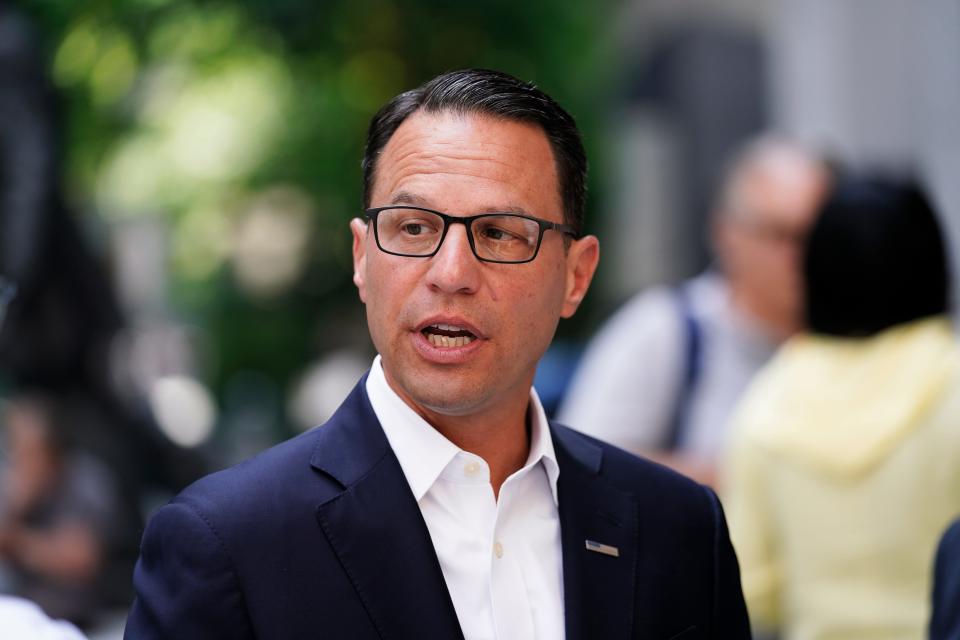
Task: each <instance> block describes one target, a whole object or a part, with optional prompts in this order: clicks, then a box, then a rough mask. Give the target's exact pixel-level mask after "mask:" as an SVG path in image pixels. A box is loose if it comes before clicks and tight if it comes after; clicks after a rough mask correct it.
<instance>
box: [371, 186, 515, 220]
mask: <svg viewBox="0 0 960 640" xmlns="http://www.w3.org/2000/svg"><path fill="white" fill-rule="evenodd" d="M390 204H405V205H409V206H411V207H423V208H425V209H436V207H434V206H433V205H432V204H431V203H430V201H429V200H427V199H426V198H424V197H422V196H419V195H417V194H415V193H411V192H410V191H399V192H397V193H396V194H395V195H394V196H393V198H391V200H390ZM476 213H478V214H481V213H519V214H522V215H525V216H526V215H533V214H531V213H528V212H527V210H526V209H525V208H523V207H521V206H520V205H507V206H505V207H483V208H482V209H480V210H479V211H477V212H476Z"/></svg>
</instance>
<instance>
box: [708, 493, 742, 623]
mask: <svg viewBox="0 0 960 640" xmlns="http://www.w3.org/2000/svg"><path fill="white" fill-rule="evenodd" d="M707 491H708V492H709V494H710V498H711V500H712V503H713V509H714V518H715V527H714V531H715V537H714V558H716V569H715V571H714V579H715V581H716V584H715V585H714V590H713V592H714V598H715V599H714V615H713V618H714V620H715V624H716V628H715V629H714V633H713V635H712V637H715V638H750V637H751V636H750V618H749V616H748V615H747V606H746V604H745V602H744V599H743V591H742V589H741V586H740V568H739V565H738V563H737V555H736V553H735V552H734V550H733V545H732V544H731V542H730V533H729V531H728V530H727V521H726V518H725V517H724V515H723V507H722V506H721V505H720V500H719V499H718V498H717V495H716V494H715V493H714V492H713V491H711V490H710V489H707Z"/></svg>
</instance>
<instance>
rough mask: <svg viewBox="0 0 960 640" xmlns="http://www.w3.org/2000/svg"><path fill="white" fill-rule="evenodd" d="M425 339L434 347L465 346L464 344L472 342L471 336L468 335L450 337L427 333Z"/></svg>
mask: <svg viewBox="0 0 960 640" xmlns="http://www.w3.org/2000/svg"><path fill="white" fill-rule="evenodd" d="M427 340H429V341H430V344H432V345H433V346H435V347H446V348H450V347H465V346H466V345H468V344H470V343H471V342H473V338H471V337H470V336H457V337H456V338H451V337H450V336H441V335H437V334H436V333H428V334H427Z"/></svg>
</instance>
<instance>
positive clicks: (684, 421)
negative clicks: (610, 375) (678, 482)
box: [663, 285, 703, 451]
mask: <svg viewBox="0 0 960 640" xmlns="http://www.w3.org/2000/svg"><path fill="white" fill-rule="evenodd" d="M673 298H674V300H675V301H676V305H677V311H678V313H679V315H680V320H681V325H682V327H683V346H684V351H683V371H682V376H681V377H680V386H679V387H678V388H677V393H676V395H675V396H674V404H673V412H672V413H671V418H670V424H669V426H668V430H667V433H666V438H665V439H664V443H663V445H664V446H663V448H664V449H665V450H667V451H673V450H675V449H677V448H679V446H680V443H681V442H682V441H683V437H684V436H685V435H686V432H687V430H688V429H689V427H690V425H689V421H690V408H691V405H692V401H693V395H694V393H695V391H696V386H697V383H698V381H699V379H700V370H701V368H702V365H703V362H702V360H703V330H702V328H701V326H700V322H699V321H698V320H697V318H696V316H694V314H693V305H692V304H691V301H690V294H689V291H688V288H687V287H686V286H682V285H681V286H679V287H677V288H675V289H674V293H673Z"/></svg>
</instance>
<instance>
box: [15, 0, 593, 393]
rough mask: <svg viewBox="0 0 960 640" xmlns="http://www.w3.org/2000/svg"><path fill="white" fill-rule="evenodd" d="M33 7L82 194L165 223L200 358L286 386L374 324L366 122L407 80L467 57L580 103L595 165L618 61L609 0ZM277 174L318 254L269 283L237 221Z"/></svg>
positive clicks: (69, 171) (153, 0) (66, 3)
mask: <svg viewBox="0 0 960 640" xmlns="http://www.w3.org/2000/svg"><path fill="white" fill-rule="evenodd" d="M20 7H21V9H22V10H23V11H24V12H25V13H26V14H27V15H28V16H29V17H30V18H31V19H32V20H33V21H34V24H35V25H36V26H37V28H38V31H39V33H40V36H41V38H43V40H44V46H45V48H46V50H47V51H48V52H49V61H50V65H51V74H52V78H53V81H54V83H55V85H56V86H57V88H58V90H59V91H60V93H61V96H62V97H63V98H64V115H65V118H64V121H65V125H66V143H67V144H66V167H65V181H66V182H65V184H66V187H67V192H68V195H69V197H70V199H71V201H72V202H73V203H74V205H75V206H76V208H77V209H78V210H84V211H93V212H95V214H97V215H101V216H103V217H104V218H105V219H106V220H108V221H111V220H123V219H125V218H128V217H135V216H154V217H159V218H161V219H162V220H164V221H165V223H166V225H167V227H168V229H169V234H170V240H171V246H170V289H171V291H170V299H169V300H167V301H165V303H166V304H168V305H170V306H172V308H173V309H174V313H175V314H177V316H178V317H179V318H180V319H182V320H184V321H186V322H189V323H191V324H193V325H194V326H197V327H199V329H200V331H201V333H202V334H203V335H205V336H206V337H207V340H206V342H207V343H208V348H207V349H206V351H207V358H206V363H205V368H206V371H204V373H205V374H206V375H207V377H208V380H209V382H210V383H211V384H212V385H213V387H214V389H215V390H217V391H218V393H219V394H222V393H223V390H224V385H226V384H227V383H228V381H229V379H230V378H231V376H232V375H234V374H236V373H237V372H240V371H244V370H254V371H260V372H264V373H266V374H267V375H268V376H270V377H271V378H272V379H273V380H275V381H276V383H277V384H278V385H279V386H280V387H281V388H282V387H284V386H285V385H286V384H287V383H288V382H289V380H290V378H291V376H292V375H294V374H295V373H296V372H297V371H298V370H299V369H300V368H302V367H303V366H304V364H305V363H306V362H308V361H309V360H310V359H311V358H312V357H313V356H315V355H316V354H317V353H318V352H319V351H322V350H324V349H328V348H333V347H336V346H338V345H341V344H344V343H348V344H356V343H357V342H358V341H360V340H365V338H364V336H365V331H363V327H362V311H361V310H360V307H359V303H358V302H357V301H356V296H355V293H354V291H353V287H352V284H351V279H350V278H351V273H352V267H351V264H350V247H349V232H348V229H347V221H348V220H349V219H350V218H351V217H353V216H355V215H357V213H358V212H359V209H360V171H359V160H360V153H361V149H362V144H363V141H364V136H365V133H366V125H367V123H368V121H369V119H370V117H371V115H372V114H373V113H374V111H375V110H376V109H377V108H379V106H380V105H382V104H383V103H384V102H385V101H387V100H388V99H389V98H391V97H392V96H393V95H395V94H396V93H398V92H400V91H402V90H404V89H407V88H411V87H413V86H416V85H418V84H420V83H421V82H423V81H424V80H426V79H428V78H430V77H432V76H434V75H436V74H437V73H439V72H442V71H445V70H449V69H456V68H463V67H478V66H479V67H491V68H497V69H501V70H504V71H507V72H510V73H513V74H514V75H516V76H518V77H521V78H524V79H528V80H532V81H534V82H535V83H537V84H538V85H539V86H540V87H542V88H543V89H545V90H546V91H547V92H548V93H550V94H551V95H553V96H554V97H555V98H557V99H558V100H559V101H560V102H561V103H562V104H564V105H565V106H566V107H567V108H568V109H569V110H570V111H571V112H572V113H573V114H574V116H575V117H576V118H577V119H578V122H579V124H580V125H581V128H582V129H583V131H584V133H585V137H586V141H587V147H588V152H589V154H590V157H591V158H592V159H593V165H592V169H593V176H594V179H595V177H596V176H597V175H598V171H597V166H598V164H599V162H598V160H599V159H600V158H602V156H603V153H602V149H601V148H600V139H599V132H600V126H599V125H600V121H601V119H602V117H603V115H604V105H605V103H606V101H605V95H606V91H607V89H606V87H607V82H608V79H609V74H608V69H609V67H610V65H609V61H608V57H609V51H608V50H607V47H606V46H605V42H604V40H603V36H604V34H605V32H606V30H607V29H606V27H607V19H608V14H609V12H610V10H611V9H612V6H610V4H609V3H606V2H602V1H601V2H589V3H588V2H582V1H581V0H530V1H527V2H513V1H507V0H480V1H475V2H462V1H454V0H421V1H419V2H401V1H399V0H329V1H325V2H324V1H318V2H305V1H303V0H248V1H246V2H242V3H241V2H204V1H189V0H88V1H85V2H75V1H73V0H26V1H24V2H22V3H21V5H20ZM278 185H280V186H281V188H282V189H285V190H287V191H291V190H292V191H294V192H295V193H296V194H298V195H297V196H296V197H297V198H299V199H300V200H299V201H300V202H301V203H302V202H306V203H307V204H306V205H305V207H306V209H307V210H308V211H309V215H308V220H307V222H308V224H307V225H306V226H305V227H303V228H302V229H300V231H299V232H298V231H297V229H298V227H295V226H294V227H293V229H294V233H293V235H294V236H296V233H300V232H302V233H305V234H306V236H307V238H308V240H307V242H306V247H305V251H304V255H305V261H304V264H302V265H300V266H299V267H298V268H297V269H296V271H295V277H294V278H293V280H292V281H291V282H290V283H289V286H275V287H272V288H270V287H267V288H266V289H264V288H261V289H260V290H259V292H258V291H257V289H256V288H254V289H252V290H251V289H250V288H249V287H242V286H238V278H237V269H236V268H235V267H236V265H235V264H234V262H235V258H236V255H235V253H236V246H235V244H236V243H235V236H236V235H237V231H236V227H237V222H238V220H239V219H241V218H243V216H245V215H248V214H249V212H250V211H251V208H252V207H253V206H254V205H253V204H251V203H254V202H256V200H257V198H258V197H260V195H262V194H263V193H264V192H265V191H269V190H271V189H275V188H277V187H278ZM591 189H592V198H591V205H592V206H591V208H592V210H596V209H597V204H598V198H597V195H598V193H600V192H602V189H601V188H599V185H597V184H596V182H594V183H593V184H592V185H591ZM289 220H290V221H291V224H293V223H297V220H301V219H300V218H298V217H297V216H296V215H292V216H290V217H289ZM301 222H302V220H301ZM297 224H299V223H297ZM281 235H282V234H281ZM282 249H283V248H282V247H278V248H275V250H276V251H281V250H282ZM266 259H267V260H269V259H270V258H269V255H268V256H267V258H266ZM358 326H359V328H358ZM567 331H570V329H569V328H568V329H567Z"/></svg>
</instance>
